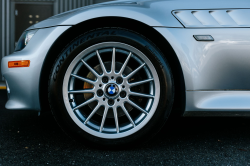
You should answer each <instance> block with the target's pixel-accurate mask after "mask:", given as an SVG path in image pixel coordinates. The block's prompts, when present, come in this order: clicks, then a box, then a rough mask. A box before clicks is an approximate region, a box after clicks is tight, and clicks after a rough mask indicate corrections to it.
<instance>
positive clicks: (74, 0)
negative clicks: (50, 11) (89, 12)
mask: <svg viewBox="0 0 250 166" xmlns="http://www.w3.org/2000/svg"><path fill="white" fill-rule="evenodd" d="M91 4H93V0H70V1H69V0H58V1H57V2H55V9H56V8H57V9H58V11H57V12H56V13H62V12H65V11H68V10H72V9H75V8H79V7H82V6H86V5H91Z"/></svg>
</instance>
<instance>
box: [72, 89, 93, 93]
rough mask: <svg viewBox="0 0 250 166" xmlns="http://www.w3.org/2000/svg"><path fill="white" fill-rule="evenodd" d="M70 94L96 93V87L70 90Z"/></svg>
mask: <svg viewBox="0 0 250 166" xmlns="http://www.w3.org/2000/svg"><path fill="white" fill-rule="evenodd" d="M68 93H69V94H75V93H94V89H84V90H70V91H68Z"/></svg>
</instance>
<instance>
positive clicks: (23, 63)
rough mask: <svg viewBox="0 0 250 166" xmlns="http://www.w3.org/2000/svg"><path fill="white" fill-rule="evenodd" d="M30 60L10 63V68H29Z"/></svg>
mask: <svg viewBox="0 0 250 166" xmlns="http://www.w3.org/2000/svg"><path fill="white" fill-rule="evenodd" d="M29 66H30V60H23V61H9V62H8V67H9V68H15V67H29Z"/></svg>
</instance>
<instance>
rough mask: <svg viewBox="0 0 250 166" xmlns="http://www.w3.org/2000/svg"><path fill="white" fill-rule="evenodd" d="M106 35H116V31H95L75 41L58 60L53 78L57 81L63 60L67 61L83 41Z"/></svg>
mask: <svg viewBox="0 0 250 166" xmlns="http://www.w3.org/2000/svg"><path fill="white" fill-rule="evenodd" d="M104 35H116V31H104V32H97V33H93V34H89V35H88V36H87V37H82V38H81V39H79V40H77V41H76V42H75V43H73V44H72V45H71V46H70V47H69V49H67V50H66V51H65V52H64V53H63V55H62V56H61V57H60V59H59V60H58V62H57V63H58V64H57V66H56V68H55V70H54V74H53V76H52V77H53V80H54V81H56V79H57V74H58V72H59V70H60V67H61V65H62V64H63V62H64V61H65V59H66V57H67V56H68V55H69V54H70V53H71V52H72V51H73V50H74V49H75V48H77V47H78V46H79V45H81V44H82V43H84V42H85V41H87V40H90V39H93V38H95V37H99V36H104Z"/></svg>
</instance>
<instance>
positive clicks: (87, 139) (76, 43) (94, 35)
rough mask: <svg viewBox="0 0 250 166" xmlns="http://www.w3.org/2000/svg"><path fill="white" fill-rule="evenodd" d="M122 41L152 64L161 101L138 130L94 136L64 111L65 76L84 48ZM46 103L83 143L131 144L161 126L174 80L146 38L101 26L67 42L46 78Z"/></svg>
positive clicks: (169, 102)
mask: <svg viewBox="0 0 250 166" xmlns="http://www.w3.org/2000/svg"><path fill="white" fill-rule="evenodd" d="M111 41H112V42H122V43H125V44H128V45H131V46H133V47H135V48H136V49H138V50H140V51H141V52H142V53H144V54H145V55H146V56H147V58H148V59H149V60H150V61H151V63H152V64H153V66H154V67H155V69H156V71H157V73H158V75H159V82H160V89H161V93H160V100H159V104H158V106H157V109H156V111H155V113H154V115H153V116H152V118H151V119H150V121H149V122H148V123H147V124H146V125H145V126H144V127H142V128H141V129H140V130H139V131H137V132H135V133H133V134H131V135H129V136H126V137H123V138H118V139H105V138H100V137H96V136H94V135H91V134H89V133H88V132H86V131H84V130H83V129H81V128H80V127H79V126H78V125H77V124H76V123H75V122H74V121H73V120H72V118H71V117H70V116H69V113H68V111H67V110H66V107H65V104H64V101H63V94H62V85H63V79H64V75H65V73H66V71H67V69H68V66H69V65H70V63H71V62H72V61H73V59H74V58H75V57H76V56H77V55H78V54H79V53H80V52H82V51H83V50H85V49H86V48H88V47H90V46H92V45H95V44H97V43H102V42H111ZM48 90H49V93H48V97H49V102H50V107H51V110H52V113H53V115H54V117H55V119H56V121H57V123H58V124H59V126H60V127H61V128H62V130H63V131H65V132H66V133H67V134H68V135H69V136H70V137H72V138H73V139H75V140H78V141H80V142H83V143H84V144H86V145H91V146H97V147H108V148H114V147H116V148H117V147H118V148H120V147H128V146H129V147H131V146H133V145H138V143H140V144H141V143H144V142H146V141H148V140H149V139H151V138H152V137H153V136H154V135H155V134H156V133H158V132H159V131H160V129H161V128H162V127H163V125H164V124H165V122H166V121H167V118H168V116H169V114H170V112H171V109H172V104H173V99H174V83H173V77H172V73H171V69H170V67H169V65H168V63H167V60H166V58H165V57H164V55H163V54H162V53H161V51H160V50H159V49H158V48H157V47H156V46H155V45H154V44H153V43H152V42H150V41H149V40H148V39H147V38H145V37H144V36H141V35H140V34H138V33H135V32H132V31H130V30H126V29H121V28H102V29H96V30H93V31H90V32H87V33H85V34H83V35H80V36H79V37H78V38H76V39H75V40H73V41H72V42H69V44H68V46H66V48H64V50H63V51H62V52H61V54H60V55H59V56H58V57H57V59H56V61H55V63H54V65H53V67H52V70H51V75H50V78H49V87H48Z"/></svg>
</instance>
